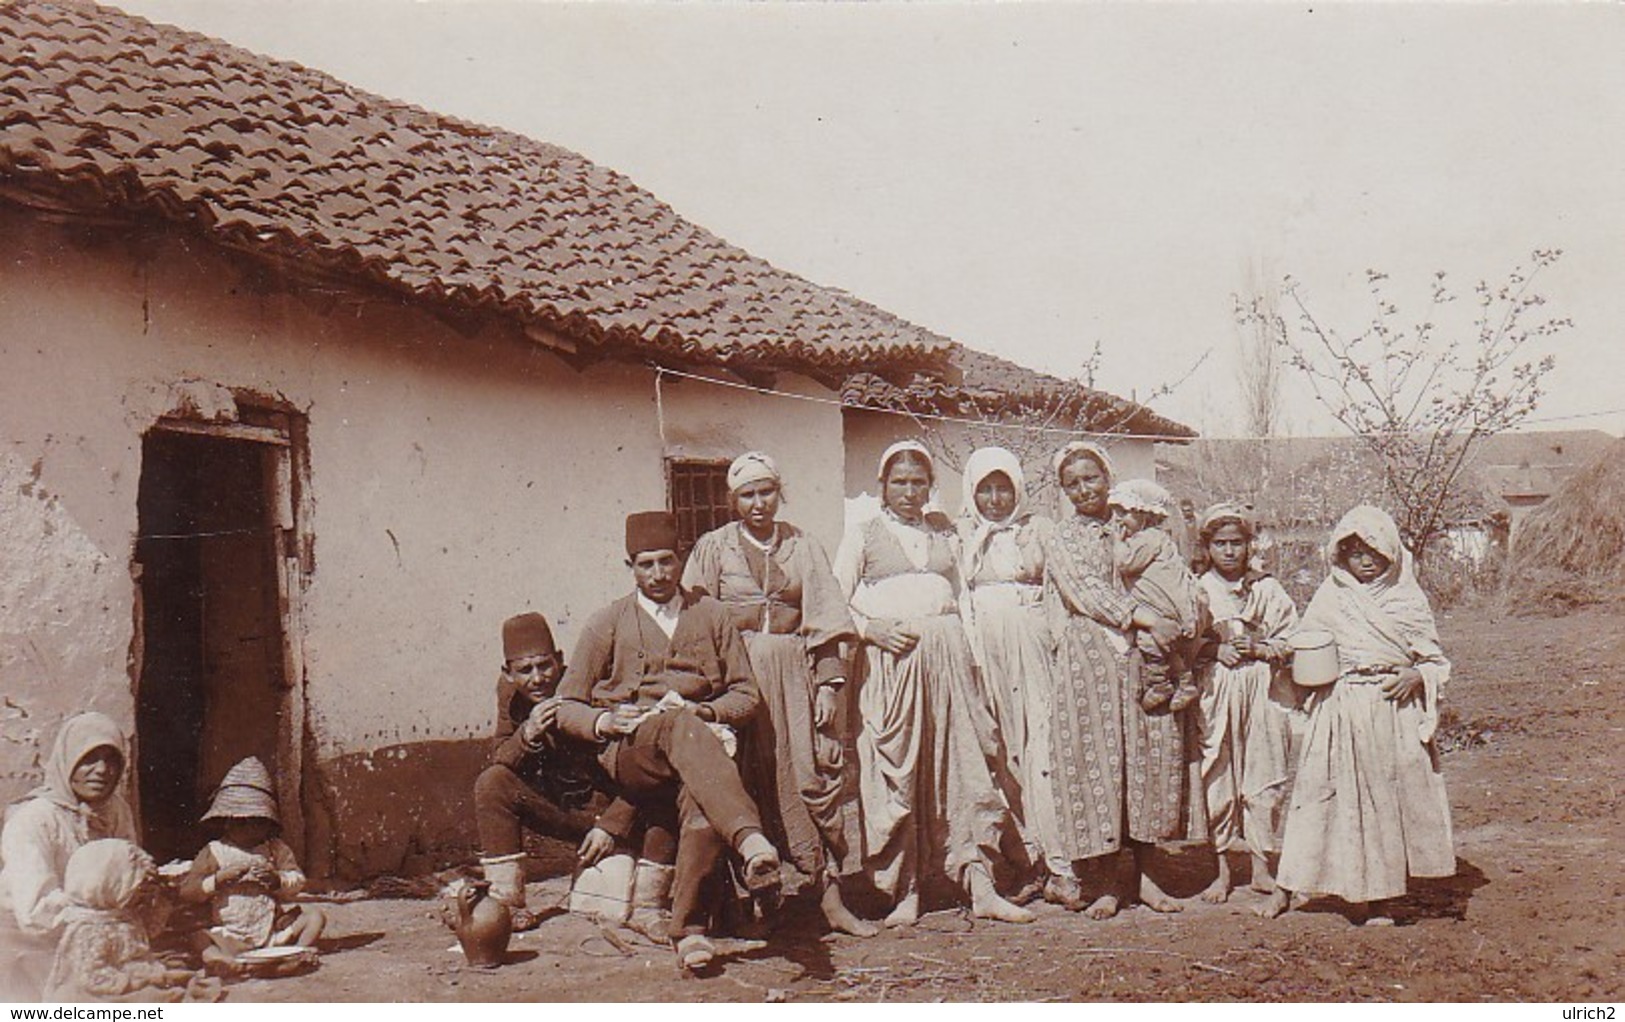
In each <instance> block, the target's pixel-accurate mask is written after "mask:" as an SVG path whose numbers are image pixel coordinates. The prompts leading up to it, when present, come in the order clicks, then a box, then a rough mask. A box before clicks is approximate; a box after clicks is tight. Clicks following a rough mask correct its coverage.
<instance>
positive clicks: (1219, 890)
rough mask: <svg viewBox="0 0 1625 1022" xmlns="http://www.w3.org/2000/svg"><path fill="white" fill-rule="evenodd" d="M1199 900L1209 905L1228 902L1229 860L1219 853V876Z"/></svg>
mask: <svg viewBox="0 0 1625 1022" xmlns="http://www.w3.org/2000/svg"><path fill="white" fill-rule="evenodd" d="M1201 898H1202V900H1203V901H1205V902H1207V903H1208V904H1209V905H1223V904H1224V903H1225V902H1227V901H1229V900H1230V860H1229V859H1228V858H1226V857H1225V853H1223V852H1220V853H1219V875H1218V876H1216V877H1214V878H1213V882H1212V883H1211V884H1208V885H1207V889H1206V890H1204V891H1203V892H1202V894H1201Z"/></svg>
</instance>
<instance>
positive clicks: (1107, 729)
mask: <svg viewBox="0 0 1625 1022" xmlns="http://www.w3.org/2000/svg"><path fill="white" fill-rule="evenodd" d="M1044 565H1045V572H1044V588H1045V594H1044V596H1045V603H1046V609H1047V611H1048V613H1049V617H1050V623H1051V629H1052V631H1053V632H1054V634H1055V636H1056V641H1057V649H1056V663H1055V693H1056V695H1055V705H1054V711H1055V713H1054V724H1053V728H1052V730H1051V734H1050V747H1051V756H1052V758H1053V761H1054V770H1053V788H1054V805H1055V815H1056V820H1057V824H1058V828H1059V838H1060V841H1061V847H1062V849H1063V854H1064V855H1066V857H1068V858H1070V859H1090V858H1094V857H1096V856H1101V855H1107V854H1110V853H1113V852H1116V851H1117V850H1118V849H1120V848H1122V846H1123V842H1124V840H1125V839H1128V840H1133V841H1140V842H1157V841H1165V840H1171V839H1174V838H1178V837H1182V836H1183V834H1184V831H1185V828H1186V821H1185V812H1186V804H1185V802H1186V800H1185V792H1186V788H1187V786H1188V783H1189V780H1188V777H1187V771H1186V761H1185V759H1186V757H1185V736H1184V728H1183V726H1182V722H1181V720H1180V719H1179V715H1178V714H1171V713H1169V712H1168V711H1167V709H1166V708H1163V709H1160V710H1157V711H1154V712H1152V713H1147V712H1145V711H1144V710H1142V709H1141V708H1140V703H1139V699H1138V698H1137V695H1136V693H1134V692H1132V691H1130V686H1129V685H1128V684H1127V678H1128V648H1129V647H1128V642H1127V640H1126V638H1125V631H1126V629H1127V628H1128V626H1129V622H1130V620H1131V619H1132V617H1133V614H1134V604H1133V602H1132V601H1131V600H1130V599H1129V597H1128V595H1127V594H1126V593H1125V592H1124V591H1123V587H1122V583H1121V581H1120V580H1119V579H1118V578H1117V575H1116V572H1115V570H1114V569H1113V566H1112V540H1111V532H1110V529H1109V526H1108V523H1107V522H1105V521H1101V520H1098V519H1094V518H1088V517H1085V516H1082V515H1072V516H1071V517H1069V518H1067V519H1066V520H1065V521H1063V522H1061V523H1059V524H1057V526H1056V528H1055V530H1054V532H1053V533H1052V534H1051V536H1050V537H1049V541H1048V543H1047V545H1046V547H1045V550H1044Z"/></svg>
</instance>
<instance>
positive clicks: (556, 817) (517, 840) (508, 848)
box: [474, 765, 593, 858]
mask: <svg viewBox="0 0 1625 1022" xmlns="http://www.w3.org/2000/svg"><path fill="white" fill-rule="evenodd" d="M474 822H475V825H476V827H477V828H478V830H479V835H480V850H481V851H482V852H483V853H484V854H485V855H486V856H487V857H491V858H496V857H500V856H508V855H517V854H519V853H520V852H522V851H524V830H525V829H526V828H528V829H530V830H533V831H535V832H536V833H538V834H544V835H546V836H548V837H554V838H558V839H560V840H563V841H580V840H581V839H582V838H583V837H585V836H586V833H587V831H588V830H590V829H591V828H592V825H593V816H592V814H591V813H590V812H587V811H586V810H584V809H564V808H561V807H560V806H558V805H557V804H555V803H554V802H553V801H552V800H551V799H549V798H548V797H547V796H546V795H544V794H542V793H541V792H539V791H537V790H535V789H534V788H532V787H530V785H528V784H526V783H525V782H524V781H523V780H521V779H520V777H519V775H518V774H516V773H514V772H513V771H512V770H510V769H508V768H507V767H505V766H500V765H499V766H489V767H486V768H485V770H484V771H482V772H481V773H480V776H479V778H478V779H477V780H476V781H475V782H474Z"/></svg>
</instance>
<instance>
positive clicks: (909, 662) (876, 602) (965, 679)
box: [835, 440, 1033, 926]
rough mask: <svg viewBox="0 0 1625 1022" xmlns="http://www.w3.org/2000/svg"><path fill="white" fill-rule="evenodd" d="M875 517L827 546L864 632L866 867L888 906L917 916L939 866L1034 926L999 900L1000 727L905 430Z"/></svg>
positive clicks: (894, 920) (942, 526)
mask: <svg viewBox="0 0 1625 1022" xmlns="http://www.w3.org/2000/svg"><path fill="white" fill-rule="evenodd" d="M879 479H880V499H881V505H882V510H881V513H880V515H878V516H877V517H874V518H871V519H868V520H866V521H864V522H860V523H857V524H856V525H854V526H853V527H851V528H850V529H849V530H848V531H847V534H846V538H845V539H844V540H843V541H842V543H841V549H840V551H839V552H838V553H837V554H836V555H835V578H836V581H837V582H839V583H840V586H841V590H842V591H843V592H844V593H845V594H846V596H847V599H848V602H849V604H850V606H851V609H852V616H853V619H854V621H855V622H856V624H857V630H858V635H859V637H860V639H861V644H860V647H859V653H858V657H857V662H856V663H855V664H854V682H855V684H856V686H857V689H858V692H857V707H858V714H859V718H860V720H859V729H858V733H857V738H856V747H857V755H858V777H859V784H858V796H859V808H860V810H861V814H862V827H861V834H862V836H863V853H864V867H865V869H866V870H867V871H868V873H869V874H870V876H871V877H872V878H873V881H874V884H875V887H876V888H877V889H879V890H881V891H883V892H885V893H886V894H888V895H890V896H891V897H892V898H893V899H894V901H895V907H894V908H893V910H892V912H891V914H890V915H889V916H887V917H886V925H888V926H912V925H913V924H914V923H915V922H916V921H918V919H919V914H920V891H921V886H922V880H924V879H925V878H927V877H929V876H931V875H932V874H935V873H938V872H940V873H943V874H945V875H946V876H947V878H948V879H949V880H950V881H952V882H953V883H954V884H955V885H956V886H958V887H960V888H961V889H962V890H964V891H966V892H967V893H968V894H969V895H970V899H971V909H972V911H973V912H974V913H975V914H976V915H977V916H979V917H982V918H988V919H999V920H1003V921H1006V922H1031V921H1032V919H1033V915H1032V913H1030V912H1028V911H1027V910H1026V909H1023V908H1020V907H1019V906H1016V905H1012V904H1010V903H1009V902H1008V901H1005V900H1004V899H1003V898H1001V897H1000V896H999V894H998V892H997V891H996V890H995V889H994V886H993V874H992V863H993V861H994V860H995V858H997V856H998V854H999V846H1000V843H1001V840H1002V839H1003V837H1004V831H1005V827H1006V826H1007V823H1008V820H1009V809H1008V806H1007V805H1006V803H1005V800H1004V796H1003V795H1002V793H1001V792H1000V791H999V789H998V786H997V785H996V783H995V782H994V779H993V775H992V773H991V771H990V769H989V766H988V762H989V760H990V759H992V758H994V757H996V756H997V755H998V753H999V749H998V736H997V726H996V725H995V723H994V721H993V718H992V714H991V713H990V711H989V710H988V708H987V706H986V704H985V702H984V701H983V698H982V695H981V693H980V692H979V691H978V690H977V688H976V684H975V680H974V677H973V675H972V665H971V652H970V646H969V643H968V642H967V641H966V638H965V629H964V624H963V622H962V621H961V620H960V618H959V613H958V603H957V588H958V585H957V581H958V571H957V570H956V562H957V559H958V558H957V554H956V551H955V545H956V544H955V537H954V532H953V528H952V527H951V526H950V525H949V524H948V523H947V522H946V521H944V520H939V519H940V516H936V515H932V516H927V514H926V504H927V502H928V500H929V499H930V495H931V487H932V485H933V483H934V481H935V477H934V470H933V466H932V461H931V455H930V453H929V452H927V451H926V449H925V448H924V447H923V446H922V445H920V444H918V443H916V442H914V441H911V440H905V441H901V442H899V443H895V444H893V445H892V446H891V447H889V448H887V449H886V451H885V453H884V454H883V455H881V459H880V475H879Z"/></svg>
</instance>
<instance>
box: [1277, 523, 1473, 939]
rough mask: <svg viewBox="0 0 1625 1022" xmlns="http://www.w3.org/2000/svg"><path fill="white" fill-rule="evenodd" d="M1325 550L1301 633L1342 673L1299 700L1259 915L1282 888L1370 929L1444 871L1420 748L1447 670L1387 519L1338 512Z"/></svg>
mask: <svg viewBox="0 0 1625 1022" xmlns="http://www.w3.org/2000/svg"><path fill="white" fill-rule="evenodd" d="M1326 554H1327V558H1328V560H1330V562H1331V566H1332V567H1331V575H1330V577H1328V578H1327V579H1326V581H1325V582H1323V583H1321V586H1320V589H1319V590H1317V591H1316V592H1315V596H1314V598H1313V599H1312V600H1310V602H1309V608H1308V609H1307V610H1306V611H1304V615H1303V623H1302V629H1301V630H1302V631H1310V630H1315V631H1324V632H1329V633H1331V635H1332V637H1333V639H1334V640H1335V641H1336V645H1337V660H1338V667H1339V669H1340V672H1341V673H1340V674H1339V676H1338V678H1337V680H1336V681H1334V682H1332V683H1331V684H1330V685H1328V686H1326V687H1324V688H1320V689H1317V690H1315V692H1314V693H1313V694H1312V695H1311V696H1310V705H1309V723H1308V728H1307V732H1306V734H1305V736H1304V749H1303V753H1302V755H1301V756H1300V757H1299V761H1298V776H1297V778H1296V779H1295V780H1294V782H1293V791H1292V807H1291V809H1290V810H1289V811H1288V813H1287V821H1286V834H1285V837H1284V838H1283V841H1282V848H1281V871H1280V875H1279V879H1278V883H1277V886H1276V891H1275V895H1274V897H1273V898H1272V899H1271V901H1270V902H1269V904H1268V905H1267V906H1265V907H1263V908H1261V909H1260V910H1259V911H1260V914H1262V915H1265V916H1277V915H1280V914H1281V913H1282V912H1285V911H1286V910H1287V908H1288V907H1289V906H1290V904H1291V896H1292V893H1293V892H1303V893H1307V894H1330V895H1336V896H1337V897H1339V898H1342V899H1343V900H1344V901H1347V902H1349V903H1351V904H1353V905H1355V906H1356V918H1357V919H1359V920H1362V921H1365V922H1367V923H1369V924H1376V925H1381V924H1385V923H1392V921H1393V920H1392V919H1391V917H1390V916H1389V914H1388V912H1387V911H1386V909H1385V906H1383V905H1382V902H1384V901H1387V900H1389V899H1393V898H1398V897H1400V896H1401V895H1403V894H1405V892H1406V888H1407V882H1408V880H1409V879H1410V878H1411V877H1447V876H1451V875H1452V874H1454V873H1455V871H1456V856H1455V849H1454V846H1453V843H1452V838H1451V827H1450V802H1449V799H1448V798H1447V797H1446V795H1445V787H1444V775H1443V774H1442V773H1441V772H1440V769H1439V753H1438V749H1437V748H1436V747H1435V746H1434V743H1433V732H1434V730H1435V728H1436V727H1437V726H1438V722H1439V695H1440V692H1441V690H1442V689H1443V688H1444V684H1445V682H1446V681H1447V680H1448V679H1449V677H1450V661H1449V660H1447V659H1445V655H1444V650H1443V649H1441V648H1440V647H1439V636H1438V631H1437V629H1436V628H1435V627H1434V623H1433V610H1432V608H1431V607H1430V606H1429V605H1428V599H1427V596H1426V595H1425V594H1424V593H1423V592H1422V587H1421V586H1420V585H1418V584H1417V581H1416V575H1415V572H1414V570H1413V567H1412V562H1411V554H1410V551H1408V550H1406V549H1405V547H1404V545H1403V544H1402V543H1401V542H1400V537H1399V528H1398V527H1397V526H1396V525H1395V524H1394V520H1393V519H1392V518H1390V517H1389V516H1388V515H1387V513H1385V512H1383V511H1380V510H1378V509H1377V508H1374V507H1365V506H1361V507H1356V508H1354V509H1353V510H1351V511H1350V512H1349V513H1348V514H1346V515H1344V516H1343V518H1342V520H1341V521H1339V522H1338V523H1337V526H1336V528H1334V529H1333V530H1332V535H1331V540H1330V542H1329V543H1328V544H1327V548H1326ZM1373 909H1375V911H1373Z"/></svg>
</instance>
